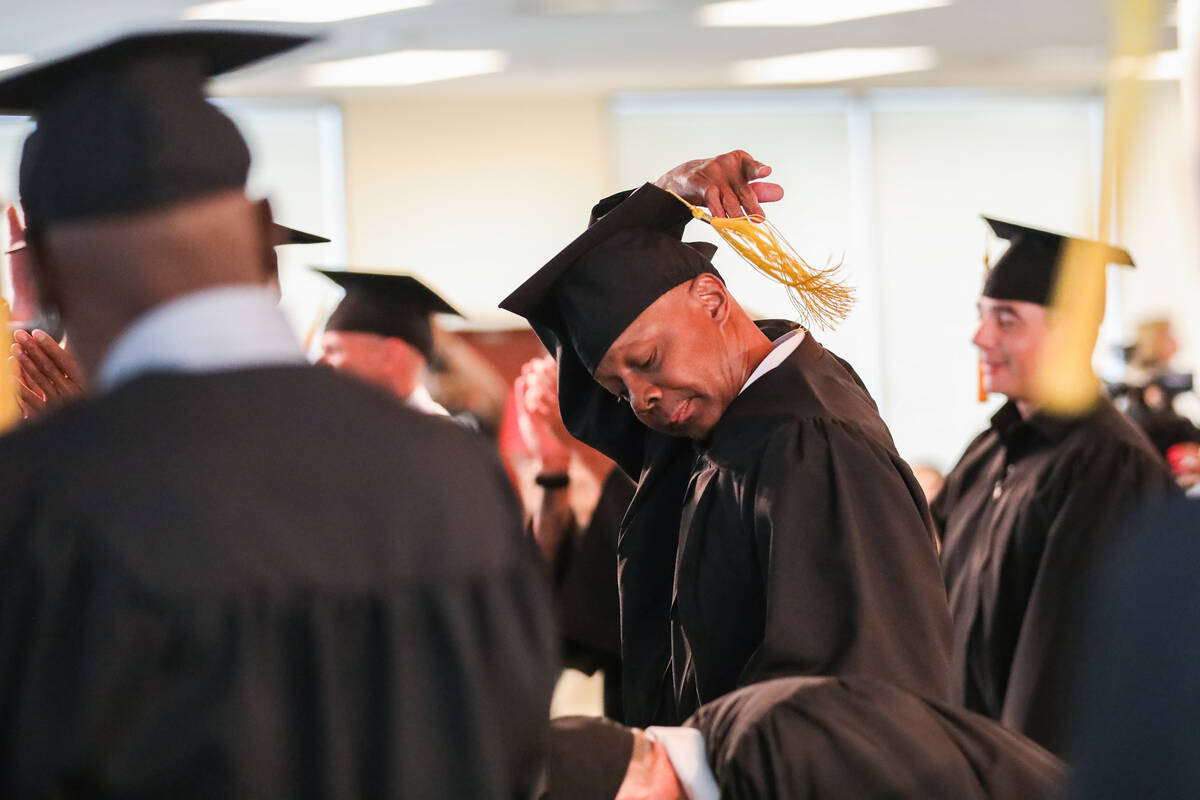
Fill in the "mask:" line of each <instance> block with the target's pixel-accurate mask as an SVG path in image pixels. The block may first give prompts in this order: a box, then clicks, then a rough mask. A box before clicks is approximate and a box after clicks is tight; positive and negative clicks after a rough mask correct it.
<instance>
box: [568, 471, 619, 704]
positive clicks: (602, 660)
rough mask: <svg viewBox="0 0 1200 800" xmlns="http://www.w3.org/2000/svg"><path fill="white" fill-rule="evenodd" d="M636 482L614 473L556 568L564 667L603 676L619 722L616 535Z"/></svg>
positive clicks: (606, 698) (607, 699) (606, 699)
mask: <svg viewBox="0 0 1200 800" xmlns="http://www.w3.org/2000/svg"><path fill="white" fill-rule="evenodd" d="M633 490H634V485H633V482H632V481H630V480H629V478H628V477H626V475H625V473H623V472H621V470H619V469H613V470H610V471H609V473H608V476H607V477H605V479H604V484H603V485H602V486H601V488H600V496H599V499H598V500H597V502H596V508H595V510H594V511H593V512H592V516H591V519H589V520H588V524H587V527H585V528H584V529H583V530H582V531H581V532H577V531H574V530H573V531H571V532H570V534H571V535H569V536H568V537H566V540H565V541H564V543H563V547H562V548H561V550H560V553H559V558H558V564H557V568H556V581H555V583H556V586H557V590H558V591H557V600H558V609H559V617H560V623H561V625H562V636H563V664H564V666H568V667H573V668H575V669H577V670H580V671H581V672H585V673H587V674H589V675H591V674H592V673H594V672H595V671H596V670H603V672H604V715H605V716H606V717H609V718H610V719H615V720H617V721H618V722H620V721H621V720H622V719H623V717H624V710H623V704H622V699H621V601H620V597H619V596H618V594H617V532H618V531H619V530H620V527H621V518H622V517H624V516H625V509H627V508H628V507H629V501H630V500H632V499H633Z"/></svg>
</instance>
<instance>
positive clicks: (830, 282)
mask: <svg viewBox="0 0 1200 800" xmlns="http://www.w3.org/2000/svg"><path fill="white" fill-rule="evenodd" d="M672 194H674V192H672ZM675 197H676V198H678V200H679V202H681V203H683V204H684V205H685V206H687V207H688V209H689V210H690V211H691V212H692V216H693V217H695V218H696V219H698V220H700V221H701V222H707V223H708V224H709V225H711V226H712V227H713V230H715V231H716V232H717V233H718V234H719V235H720V237H721V238H722V239H724V240H725V242H726V243H728V244H729V246H730V247H732V248H733V250H734V252H736V253H737V254H738V255H739V256H741V257H742V258H743V259H744V260H745V261H746V262H747V263H748V264H750V266H752V267H754V268H755V269H756V270H758V271H759V272H761V273H762V274H763V275H766V276H767V277H768V278H770V279H771V280H773V281H775V282H776V283H780V284H782V285H783V286H784V287H785V288H786V289H787V290H788V297H789V299H791V301H792V305H793V306H795V308H796V312H797V313H798V314H799V315H800V322H801V323H802V324H803V325H804V326H805V327H806V328H812V327H813V326H814V325H816V326H820V327H822V328H833V327H834V326H835V325H836V324H837V323H839V322H841V321H842V320H844V319H845V318H846V315H847V314H849V313H850V309H851V308H852V307H853V306H854V289H853V288H851V287H849V286H846V285H845V284H843V283H842V282H841V281H840V279H839V275H838V273H839V271H840V270H841V267H842V265H841V263H838V264H835V265H833V266H827V267H824V268H821V269H818V268H816V267H813V266H811V265H809V264H808V262H806V261H805V260H804V259H803V258H801V257H800V255H799V254H798V253H797V252H796V251H795V250H794V249H792V246H791V245H790V244H788V241H787V239H785V238H784V237H783V234H782V233H780V232H779V230H778V229H777V228H776V227H775V226H774V225H772V224H771V223H770V222H768V221H767V219H766V218H765V217H763V216H761V215H759V214H754V215H748V216H744V217H728V218H726V217H714V216H712V215H711V214H709V213H708V212H707V211H705V210H704V209H703V208H700V207H699V206H694V205H692V204H691V203H689V202H688V201H687V200H684V199H683V198H682V197H679V195H677V194H676V195H675Z"/></svg>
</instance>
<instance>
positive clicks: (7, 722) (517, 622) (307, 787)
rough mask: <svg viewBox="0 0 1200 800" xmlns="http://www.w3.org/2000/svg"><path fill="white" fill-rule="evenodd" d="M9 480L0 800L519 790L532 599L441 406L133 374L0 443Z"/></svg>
mask: <svg viewBox="0 0 1200 800" xmlns="http://www.w3.org/2000/svg"><path fill="white" fill-rule="evenodd" d="M0 486H3V497H2V499H0V796H3V797H35V796H36V797H139V798H160V797H161V798H214V797H222V798H264V797H312V798H364V797H381V798H382V797H387V798H394V797H497V798H499V797H521V796H527V795H528V794H529V793H530V792H531V791H532V789H533V787H534V785H535V782H536V780H537V773H538V770H539V769H540V764H539V762H540V758H541V751H542V746H543V739H544V728H545V718H546V713H547V709H548V704H549V697H550V691H551V688H552V685H553V680H554V673H555V670H554V649H555V634H554V631H553V624H552V621H551V611H550V600H549V596H548V591H547V589H546V586H545V582H544V580H543V579H542V577H541V575H540V574H539V568H538V566H537V564H536V562H535V561H534V559H533V555H532V553H531V552H530V549H529V547H528V543H527V541H526V540H525V537H524V535H523V530H522V526H521V519H520V512H519V509H518V507H517V503H516V501H515V498H514V496H513V494H512V491H511V488H510V486H509V485H508V483H507V481H506V479H505V477H504V473H503V471H502V469H501V468H500V466H499V462H498V461H497V460H496V458H495V457H494V455H491V454H488V453H487V451H486V449H485V448H484V446H483V445H482V444H481V443H480V442H478V441H476V437H475V436H474V435H473V434H471V433H469V432H468V431H466V430H463V429H461V428H460V427H459V426H458V425H456V424H454V423H453V422H449V421H446V420H441V419H435V418H433V417H429V416H426V415H423V414H419V413H417V412H415V411H411V410H409V409H405V408H403V407H402V406H401V405H400V404H399V403H397V402H396V401H395V400H394V398H391V397H389V396H386V395H384V394H383V393H382V392H378V391H376V390H374V389H372V388H371V387H368V386H366V385H365V384H361V383H359V382H358V381H355V380H352V379H349V378H346V377H344V376H341V375H337V374H335V373H333V372H332V371H331V370H325V369H319V368H313V367H291V366H289V367H263V368H255V369H247V370H241V371H233V372H225V373H216V374H209V375H183V374H166V373H160V374H151V375H146V376H143V377H141V378H138V379H135V380H133V381H131V382H129V383H127V384H124V385H122V386H120V387H118V388H117V389H115V390H114V391H113V392H111V393H110V394H107V395H105V396H102V397H99V398H97V399H94V400H89V401H86V402H82V403H79V404H77V405H75V406H72V407H68V408H65V409H63V410H61V411H59V412H57V413H55V414H54V415H52V416H51V417H49V418H47V419H46V420H45V421H44V422H42V423H38V424H35V425H32V426H29V427H27V428H23V429H20V430H19V431H17V432H16V433H14V434H12V435H10V436H7V437H4V438H3V439H0ZM468 496H469V498H470V502H464V501H463V498H464V497H468Z"/></svg>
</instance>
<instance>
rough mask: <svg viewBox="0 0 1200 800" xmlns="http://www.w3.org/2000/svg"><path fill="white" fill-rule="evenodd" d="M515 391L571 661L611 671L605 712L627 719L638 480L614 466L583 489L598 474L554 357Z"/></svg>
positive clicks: (532, 506)
mask: <svg viewBox="0 0 1200 800" xmlns="http://www.w3.org/2000/svg"><path fill="white" fill-rule="evenodd" d="M513 392H514V395H515V403H516V405H515V407H516V409H517V424H518V427H519V430H520V433H521V439H522V441H523V443H524V445H525V451H526V452H527V453H528V454H529V455H530V456H531V459H532V464H531V467H532V475H531V481H530V482H531V483H532V484H533V486H532V487H530V488H529V489H527V490H526V491H525V492H523V496H524V497H525V498H526V514H527V518H528V519H529V520H530V528H531V531H532V534H533V537H534V541H535V542H536V543H537V546H538V550H539V552H540V553H541V554H542V557H543V558H544V559H545V561H546V564H547V567H548V569H549V571H550V574H551V576H552V580H553V583H554V587H555V596H556V600H557V607H558V612H559V620H560V623H561V626H562V636H563V650H562V652H563V665H564V666H566V667H571V668H573V669H577V670H579V671H580V672H583V673H584V674H587V675H593V674H595V673H596V671H597V670H599V671H601V672H603V680H604V686H603V697H604V699H603V710H604V714H605V716H607V717H610V718H612V719H616V720H621V719H623V718H624V716H623V715H624V712H623V705H622V700H621V628H620V622H621V609H620V597H619V595H618V591H617V534H618V531H619V530H620V527H621V518H622V517H624V516H625V510H626V509H627V508H628V507H629V502H630V500H632V499H633V491H634V483H633V481H631V480H630V479H629V478H628V477H626V476H625V474H624V473H622V472H621V470H619V469H617V468H616V467H614V466H612V465H611V464H610V465H609V470H608V473H607V475H604V476H603V479H602V483H601V484H600V487H599V490H598V491H597V490H596V489H595V488H594V487H592V486H590V485H585V486H584V488H583V490H582V491H580V489H579V484H580V482H581V480H586V481H587V482H588V484H591V483H594V482H595V480H596V477H595V476H594V475H592V474H591V472H590V470H589V468H588V467H587V465H586V464H585V463H584V462H583V461H582V459H579V458H577V457H575V456H574V454H573V452H572V447H573V446H576V447H577V446H579V443H578V442H575V441H574V440H573V439H572V438H571V437H570V435H569V434H568V433H567V431H566V429H565V428H564V427H563V423H562V417H561V415H560V413H559V410H558V365H557V364H555V363H554V359H553V358H552V357H550V356H544V357H542V358H537V359H533V360H531V361H529V362H527V363H526V364H525V366H524V367H523V368H522V370H521V376H520V377H518V378H517V380H516V381H515V382H514V386H513ZM510 458H511V455H510ZM513 460H516V459H513Z"/></svg>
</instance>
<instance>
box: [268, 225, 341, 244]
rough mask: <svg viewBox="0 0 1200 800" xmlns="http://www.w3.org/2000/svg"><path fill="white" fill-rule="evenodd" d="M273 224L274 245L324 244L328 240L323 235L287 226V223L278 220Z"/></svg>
mask: <svg viewBox="0 0 1200 800" xmlns="http://www.w3.org/2000/svg"><path fill="white" fill-rule="evenodd" d="M274 225H275V231H274V232H275V246H276V247H279V246H280V245H284V244H325V243H326V242H328V241H329V240H328V239H326V238H325V237H324V236H318V235H317V234H315V233H308V232H307V231H299V230H296V229H295V228H289V227H288V226H287V225H280V224H279V223H278V222H276V223H274Z"/></svg>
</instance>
